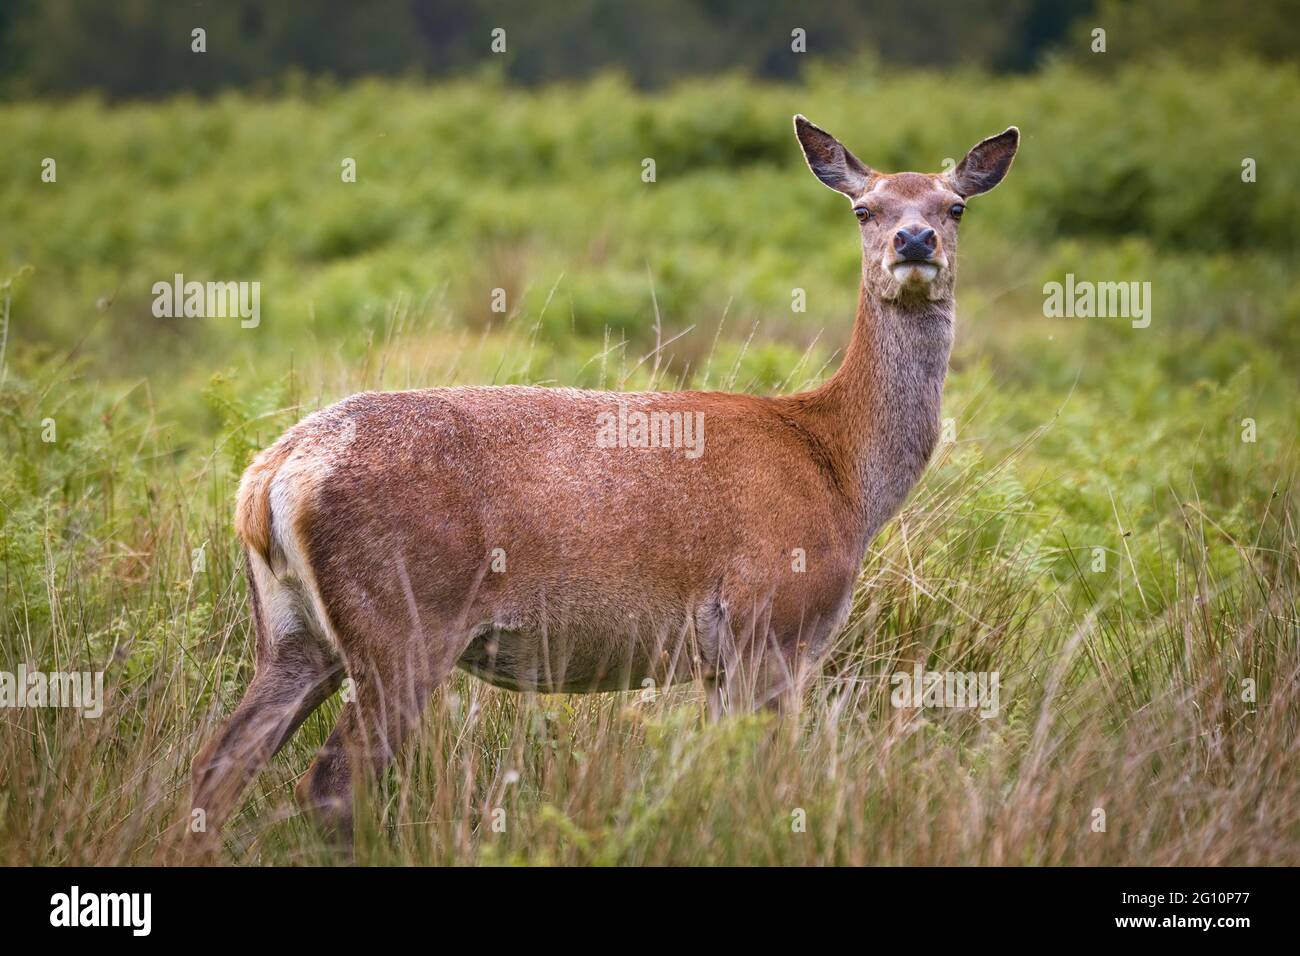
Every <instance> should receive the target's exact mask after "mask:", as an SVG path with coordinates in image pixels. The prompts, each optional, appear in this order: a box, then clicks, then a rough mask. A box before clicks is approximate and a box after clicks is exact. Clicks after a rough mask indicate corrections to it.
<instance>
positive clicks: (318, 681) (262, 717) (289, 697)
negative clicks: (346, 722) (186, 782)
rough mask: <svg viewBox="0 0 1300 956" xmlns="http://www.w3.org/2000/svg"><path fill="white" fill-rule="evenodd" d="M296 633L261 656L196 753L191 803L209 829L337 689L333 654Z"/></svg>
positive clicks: (337, 672)
mask: <svg viewBox="0 0 1300 956" xmlns="http://www.w3.org/2000/svg"><path fill="white" fill-rule="evenodd" d="M304 637H305V635H304ZM297 638H298V635H294V636H290V637H288V638H286V639H283V640H281V641H279V642H278V643H277V644H276V645H275V646H274V647H273V648H271V649H270V653H269V654H268V655H267V656H265V657H261V656H259V658H258V661H257V670H256V672H255V673H254V675H253V680H252V682H251V683H250V684H249V685H248V690H247V692H246V693H245V694H244V697H243V699H242V700H241V701H240V702H239V706H238V707H236V708H235V711H234V713H232V714H231V715H230V716H229V717H228V718H227V719H226V721H225V722H224V723H223V724H222V725H221V727H220V729H219V730H218V731H217V733H216V734H215V735H214V736H213V737H212V739H211V740H209V741H208V743H207V744H206V745H205V746H204V747H203V749H202V750H201V751H199V754H198V756H197V757H195V758H194V764H193V800H192V805H193V807H194V809H197V810H202V811H203V812H204V814H205V825H206V828H207V831H208V832H212V833H215V832H216V831H217V830H219V829H220V828H221V825H222V824H223V823H225V821H226V818H227V817H229V815H230V813H231V812H232V811H233V810H234V809H235V807H236V806H237V805H238V803H239V797H240V795H241V794H242V793H243V791H244V788H245V787H247V786H248V784H249V783H251V782H252V780H253V778H254V777H255V776H256V775H257V773H258V772H259V771H260V770H261V769H262V768H263V767H264V766H265V765H266V764H267V762H268V761H269V760H270V759H271V758H272V757H273V756H275V754H276V753H278V752H279V750H280V748H281V747H283V746H284V745H285V743H287V742H288V740H289V738H290V737H292V736H293V733H294V731H296V730H297V729H298V727H299V726H301V724H302V722H303V721H304V720H306V719H307V717H308V716H309V715H310V714H311V713H312V711H314V710H315V709H316V708H317V707H318V706H320V704H321V703H322V702H323V701H324V700H325V699H326V698H327V697H329V695H330V694H332V693H334V691H335V690H337V689H338V686H339V683H340V682H341V680H342V677H343V668H342V666H341V664H340V663H339V662H338V659H337V657H335V656H334V655H333V654H331V653H330V652H329V651H328V650H327V649H326V648H324V647H323V646H321V645H320V644H319V643H318V642H317V641H316V640H315V639H314V638H306V639H297Z"/></svg>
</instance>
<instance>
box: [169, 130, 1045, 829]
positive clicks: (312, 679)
mask: <svg viewBox="0 0 1300 956" xmlns="http://www.w3.org/2000/svg"><path fill="white" fill-rule="evenodd" d="M794 124H795V133H796V135H797V136H798V139H799V142H800V143H801V144H802V146H803V152H804V156H805V157H806V159H807V161H808V165H809V167H811V169H812V171H813V173H814V174H815V175H816V176H817V178H818V179H820V180H821V181H822V182H823V183H824V184H826V185H827V186H829V187H830V188H831V189H834V190H837V191H839V192H841V193H843V194H844V195H845V196H847V197H848V198H849V199H850V200H851V202H852V206H853V212H854V214H855V215H856V216H857V219H858V221H859V223H860V233H861V242H862V284H861V291H860V293H859V297H858V308H857V318H856V320H855V322H854V327H853V335H852V338H851V340H850V341H849V345H848V349H847V351H846V352H845V354H844V359H843V363H842V364H841V365H840V367H839V369H838V370H837V371H836V372H835V374H834V375H833V376H831V377H830V378H829V379H828V380H827V381H826V382H825V383H824V384H823V385H821V386H820V387H819V388H816V389H813V390H812V391H808V392H802V393H799V394H794V395H778V396H771V397H769V396H759V395H746V394H727V393H718V392H638V393H615V392H593V391H580V390H577V389H571V388H531V387H523V386H504V387H491V388H478V387H465V388H430V389H421V390H415V391H404V392H384V393H378V392H366V393H362V394H359V395H354V396H352V397H351V398H348V399H346V400H344V401H342V402H339V403H338V404H336V405H332V406H330V407H329V408H326V409H324V410H322V411H319V412H316V413H315V414H313V415H310V416H308V417H307V418H305V419H304V420H303V421H301V422H300V423H299V424H297V425H296V426H294V427H293V428H291V429H289V431H287V432H286V433H285V434H284V436H283V437H281V438H280V439H279V441H277V442H276V443H275V444H274V445H272V446H271V447H270V448H267V449H266V450H265V451H263V452H262V453H261V454H259V455H258V456H257V458H256V460H255V461H254V462H253V464H252V465H251V466H250V467H249V468H248V470H247V471H246V472H245V474H244V477H243V481H242V483H241V485H240V488H239V496H238V504H237V507H236V515H235V522H236V527H237V529H238V532H239V536H240V538H241V539H242V540H243V544H244V551H245V555H246V559H247V568H248V585H249V587H248V591H249V597H250V600H251V604H252V617H253V622H254V626H255V629H256V636H257V664H256V672H255V674H254V676H253V680H252V682H251V684H250V685H249V687H248V691H247V693H246V694H245V695H244V698H243V700H242V701H241V702H240V703H239V706H238V707H237V708H236V709H235V712H234V713H233V714H232V715H231V716H230V717H229V718H228V719H227V720H226V722H225V723H224V724H223V725H222V726H221V728H220V730H219V731H218V732H217V734H216V735H215V736H214V737H213V738H212V739H211V740H210V741H209V742H208V743H207V745H206V746H205V747H204V748H203V750H202V752H201V753H200V754H199V755H198V757H197V758H196V759H195V761H194V767H193V802H194V806H195V807H196V808H201V809H202V810H204V812H205V814H206V819H207V822H208V827H209V832H215V831H216V828H218V827H220V825H221V823H222V821H223V820H224V819H225V818H226V817H227V815H228V814H229V813H230V811H231V810H233V809H234V807H235V806H236V804H237V801H238V798H239V795H240V793H241V792H242V791H243V789H244V787H245V786H246V785H247V783H248V782H249V781H250V780H251V779H252V778H253V776H254V775H255V774H256V773H257V772H258V770H259V769H260V768H261V767H262V766H263V765H264V764H265V763H266V762H267V761H268V760H269V759H270V758H271V756H272V755H273V754H275V753H276V751H277V750H279V748H280V747H281V746H282V745H283V744H284V743H285V741H286V740H288V738H289V737H290V736H291V735H292V734H293V732H294V731H295V730H296V729H297V728H298V726H299V725H300V724H301V723H302V722H303V720H304V719H305V718H306V717H307V716H308V714H310V713H311V712H312V711H313V709H315V708H316V707H317V706H318V705H319V704H320V703H321V702H322V701H323V700H324V699H325V698H326V697H328V696H329V695H330V694H332V693H333V692H334V691H335V690H336V689H337V688H338V687H339V686H340V684H341V683H342V681H343V680H344V678H345V676H346V677H349V678H350V679H351V681H352V685H353V686H352V688H351V690H352V693H351V694H349V695H347V697H348V698H349V699H348V700H347V702H346V703H345V704H344V708H343V712H342V716H341V717H340V719H339V722H338V725H337V726H336V727H335V728H334V731H333V733H332V734H331V735H330V737H329V739H328V741H327V742H326V743H325V746H324V748H323V749H322V750H321V752H320V754H319V755H318V757H317V758H316V761H315V763H314V764H313V765H312V767H311V768H310V770H309V771H308V772H307V774H306V776H305V777H303V779H302V781H301V782H300V784H299V786H298V796H299V799H300V802H302V803H303V804H304V805H305V806H306V807H307V808H309V809H311V810H313V811H314V812H316V813H317V814H318V815H320V816H321V817H323V819H324V822H326V823H327V824H330V825H333V826H334V827H335V828H336V829H337V830H338V831H339V832H341V833H342V834H343V835H344V836H345V838H346V835H347V834H350V832H351V829H350V828H351V817H352V787H353V780H354V777H355V776H356V775H358V774H377V773H379V772H381V771H382V770H383V768H384V767H385V766H386V765H387V764H388V762H389V761H390V760H391V759H392V757H393V756H394V754H395V752H396V751H397V750H398V748H399V747H400V746H401V743H402V740H403V738H404V737H405V736H406V734H407V732H408V731H409V730H410V729H411V728H412V726H413V725H415V724H416V723H417V722H418V721H419V720H420V719H421V715H422V713H423V712H424V710H425V705H426V703H427V701H428V699H429V696H430V694H431V693H432V691H433V690H434V688H436V687H437V686H438V684H439V683H440V682H441V681H442V680H443V679H444V678H446V677H447V675H448V674H449V673H450V671H451V669H452V668H453V667H457V666H459V667H461V668H463V669H465V670H467V671H469V672H470V673H471V674H474V675H477V676H478V677H480V678H482V679H484V680H486V681H489V682H491V683H493V684H496V685H497V686H500V687H506V688H510V689H513V690H531V691H541V692H566V693H567V692H581V691H606V690H617V689H622V688H628V687H635V686H638V685H640V684H642V683H643V682H645V681H647V680H650V681H654V682H655V683H656V684H659V685H666V684H669V683H672V682H678V681H683V680H690V679H700V680H702V681H703V682H704V683H705V685H706V688H707V692H708V698H709V703H710V709H711V710H712V711H713V712H714V713H716V712H717V711H719V710H721V709H725V708H736V707H754V706H763V705H771V704H773V703H782V702H789V701H793V700H797V695H798V693H799V691H800V688H801V686H802V684H803V682H804V679H805V678H806V677H808V676H809V675H812V674H815V673H816V670H817V666H818V663H819V661H820V659H821V657H822V655H823V653H824V651H825V650H826V648H827V646H828V644H829V643H830V641H831V639H832V638H833V637H834V636H835V635H836V633H837V631H838V630H839V629H840V628H841V627H842V626H843V624H844V621H845V619H846V617H847V615H848V612H849V605H850V599H851V595H852V592H853V585H854V580H855V578H856V577H857V574H858V571H859V567H860V565H861V562H862V559H863V557H864V555H865V552H866V549H867V546H868V544H869V543H870V541H871V539H872V537H873V536H874V535H875V534H876V532H877V531H878V530H879V529H880V527H881V525H883V524H884V523H885V521H887V520H888V519H889V518H890V517H891V516H892V515H893V514H894V513H895V512H896V511H897V510H898V508H899V507H900V506H901V504H902V502H903V500H904V498H905V497H906V496H907V494H908V493H909V491H910V490H911V489H912V487H913V485H915V484H916V481H917V479H918V477H919V476H920V474H921V471H922V469H923V468H924V467H925V465H926V462H927V461H928V460H929V458H930V454H931V452H932V450H933V449H934V446H935V443H936V440H937V437H938V433H939V406H940V400H941V396H942V393H943V383H944V377H945V375H946V373H947V369H948V353H949V349H950V347H951V345H952V340H953V282H954V276H955V270H956V259H955V256H956V247H957V226H958V222H959V220H960V219H961V216H962V212H963V210H964V209H965V203H966V201H967V200H968V199H969V198H970V197H972V196H975V195H978V194H980V193H983V192H987V191H988V190H990V189H992V188H993V187H994V186H996V185H997V184H998V183H999V182H1000V181H1001V180H1002V178H1003V176H1005V175H1006V172H1007V170H1008V169H1009V168H1010V166H1011V162H1012V159H1013V158H1014V157H1015V154H1016V149H1017V147H1018V145H1019V136H1020V134H1019V131H1018V130H1017V129H1016V128H1015V127H1011V128H1010V129H1007V130H1006V131H1005V132H1003V133H999V134H998V135H997V136H994V137H991V138H989V139H986V140H984V141H983V142H981V143H979V144H978V145H977V146H975V147H974V148H973V149H972V150H971V151H970V152H969V153H968V154H967V155H966V157H965V158H964V159H963V160H962V161H961V163H960V164H958V165H957V166H956V167H955V168H954V169H952V170H951V171H949V172H947V173H943V174H935V175H930V174H922V173H897V174H893V175H890V174H885V173H880V172H876V171H875V170H873V169H871V168H870V167H868V166H866V165H865V164H864V163H862V162H861V161H860V160H858V159H857V158H856V157H855V156H854V155H853V154H852V153H850V152H849V151H848V150H847V149H845V148H844V146H842V145H841V144H840V143H839V141H838V140H836V139H835V138H834V137H833V136H831V135H830V134H829V133H827V132H825V131H824V130H822V129H820V128H818V127H817V126H814V125H813V124H812V123H810V122H808V120H806V119H805V118H804V117H802V116H796V117H795V119H794ZM706 437H707V444H706V442H705V439H706Z"/></svg>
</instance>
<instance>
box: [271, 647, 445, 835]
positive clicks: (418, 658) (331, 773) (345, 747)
mask: <svg viewBox="0 0 1300 956" xmlns="http://www.w3.org/2000/svg"><path fill="white" fill-rule="evenodd" d="M389 633H393V632H392V631H389ZM399 633H400V631H399ZM434 634H435V635H437V636H435V637H434V640H433V641H432V642H431V643H425V641H424V640H423V639H422V638H420V637H418V636H414V635H413V637H415V639H413V640H409V641H401V642H400V643H399V644H398V645H397V646H396V647H394V648H391V649H387V653H385V652H384V651H385V649H383V648H378V647H377V645H375V644H371V643H366V644H364V645H360V652H359V653H354V654H349V655H348V674H349V676H350V678H351V680H352V687H351V688H350V693H349V694H348V696H349V697H350V698H351V699H350V700H349V701H348V702H347V703H346V704H345V705H344V708H343V712H342V714H341V715H340V716H339V721H338V723H337V725H335V727H334V730H333V732H332V733H331V734H330V736H329V739H328V740H326V741H325V745H324V746H323V747H322V748H321V750H320V752H319V753H318V754H317V756H316V760H315V761H314V762H313V763H312V765H311V767H310V768H309V769H308V771H307V773H306V774H305V775H304V776H303V778H302V779H301V780H300V781H299V782H298V786H297V788H296V795H297V798H298V803H299V805H300V806H301V807H302V808H303V809H304V810H306V811H308V812H309V813H311V814H312V815H313V816H315V817H316V819H317V822H318V823H319V824H320V825H321V827H322V828H323V829H325V830H326V831H327V832H328V833H330V834H331V835H332V836H333V837H334V839H335V840H336V842H338V843H340V844H342V845H343V846H344V847H349V846H350V845H351V843H352V812H353V802H354V797H355V788H356V787H357V786H358V785H359V784H360V783H361V782H362V781H361V779H360V775H361V774H365V775H367V777H368V778H369V779H377V778H378V777H380V776H381V775H382V774H383V772H384V770H385V769H386V768H387V767H388V765H389V764H390V763H391V762H392V760H393V758H394V757H396V756H397V753H398V751H399V750H400V749H401V747H402V743H403V741H404V740H405V739H406V737H407V735H408V734H409V733H410V732H411V730H412V729H413V728H415V727H417V726H418V725H419V723H420V721H421V720H422V718H423V715H424V712H425V710H426V708H427V705H428V702H429V698H430V696H431V695H432V694H433V691H434V690H435V689H436V688H437V686H438V685H439V684H440V683H442V681H443V680H445V679H446V677H447V675H448V673H449V672H450V670H451V664H450V661H454V660H455V656H454V654H452V653H451V649H450V647H449V646H444V645H443V644H442V642H441V641H440V640H439V637H440V635H439V633H438V632H437V631H435V632H434ZM369 648H377V649H376V650H374V651H369V652H367V649H369Z"/></svg>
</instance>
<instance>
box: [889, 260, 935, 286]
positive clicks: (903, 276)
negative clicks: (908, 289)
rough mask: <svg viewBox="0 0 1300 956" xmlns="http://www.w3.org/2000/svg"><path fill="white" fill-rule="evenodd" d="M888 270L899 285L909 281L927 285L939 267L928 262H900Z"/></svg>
mask: <svg viewBox="0 0 1300 956" xmlns="http://www.w3.org/2000/svg"><path fill="white" fill-rule="evenodd" d="M889 271H890V272H891V273H892V274H893V276H894V279H895V281H896V282H898V284H899V285H907V284H908V283H909V282H915V283H917V284H918V285H929V284H930V283H931V282H933V281H934V280H935V277H936V276H938V275H939V267H938V266H935V265H930V264H929V263H928V262H901V263H899V264H898V265H896V266H892V267H890V270H889Z"/></svg>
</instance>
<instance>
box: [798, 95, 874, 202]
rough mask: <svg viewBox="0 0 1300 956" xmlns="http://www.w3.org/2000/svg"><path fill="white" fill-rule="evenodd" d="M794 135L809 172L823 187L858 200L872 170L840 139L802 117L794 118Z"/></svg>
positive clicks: (799, 115)
mask: <svg viewBox="0 0 1300 956" xmlns="http://www.w3.org/2000/svg"><path fill="white" fill-rule="evenodd" d="M794 135H795V136H797V137H799V145H800V146H802V147H803V156H804V159H806V160H808V168H809V169H811V170H812V171H813V175H814V176H816V177H817V178H818V179H820V180H821V181H822V183H823V184H825V185H827V186H829V187H830V188H831V189H834V190H835V191H836V192H840V193H844V195H846V196H848V197H849V198H850V199H856V198H857V197H858V196H860V195H862V191H863V190H864V189H866V188H867V183H868V182H869V181H870V180H871V177H872V176H873V175H875V174H874V173H873V172H872V171H871V167H870V166H868V165H867V164H866V163H864V162H863V161H862V160H860V159H858V157H856V156H854V155H853V154H852V153H850V152H849V151H848V150H847V149H845V148H844V146H843V144H841V143H840V141H839V140H838V139H836V138H835V137H834V136H832V135H831V134H830V133H828V132H826V130H824V129H822V128H821V127H820V126H817V125H815V124H814V123H810V122H809V121H808V119H807V118H806V117H804V116H803V115H802V114H798V115H796V116H795V118H794Z"/></svg>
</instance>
